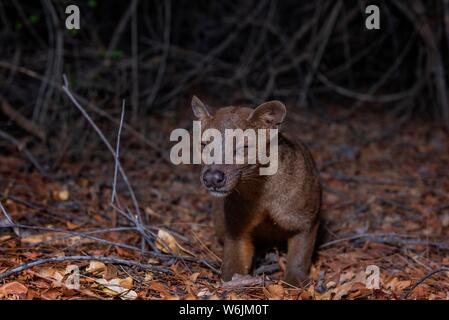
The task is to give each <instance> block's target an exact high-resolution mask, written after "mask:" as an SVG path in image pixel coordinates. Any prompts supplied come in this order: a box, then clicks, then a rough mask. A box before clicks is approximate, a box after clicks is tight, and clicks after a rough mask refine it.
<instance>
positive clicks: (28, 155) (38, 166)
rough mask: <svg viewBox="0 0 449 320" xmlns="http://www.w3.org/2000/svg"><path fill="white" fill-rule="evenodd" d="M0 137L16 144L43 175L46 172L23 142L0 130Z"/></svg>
mask: <svg viewBox="0 0 449 320" xmlns="http://www.w3.org/2000/svg"><path fill="white" fill-rule="evenodd" d="M0 138H2V139H5V140H6V141H8V142H9V143H11V144H13V145H15V146H16V148H17V150H19V151H20V152H21V153H23V155H24V156H25V157H26V158H27V159H28V160H29V161H30V162H31V164H32V165H33V166H34V167H35V168H36V169H37V170H38V171H39V172H40V174H42V175H43V176H46V175H47V173H46V172H45V170H44V168H42V166H41V165H40V164H39V162H37V160H36V158H35V157H34V156H33V155H32V154H31V152H30V151H28V149H27V148H26V147H25V145H24V144H23V143H21V142H20V141H19V140H17V139H16V138H14V137H13V136H11V135H9V134H8V133H6V132H4V131H2V130H0Z"/></svg>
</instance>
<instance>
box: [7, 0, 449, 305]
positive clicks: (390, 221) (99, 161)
mask: <svg viewBox="0 0 449 320" xmlns="http://www.w3.org/2000/svg"><path fill="white" fill-rule="evenodd" d="M60 3H61V4H60ZM60 3H57V2H55V1H49V0H44V1H42V2H41V3H37V2H36V4H34V5H31V4H26V5H25V4H24V3H22V2H20V1H16V2H11V3H9V4H5V3H2V5H1V6H0V12H1V13H2V14H1V15H0V17H1V22H2V23H3V24H4V28H2V29H1V30H3V31H2V32H1V35H0V40H1V41H2V42H4V43H14V44H15V45H14V46H11V45H9V46H6V45H1V46H0V52H1V53H0V56H1V58H0V81H1V82H0V83H1V86H2V90H1V91H0V98H1V99H0V100H1V101H0V106H1V109H0V200H1V202H0V203H1V206H0V211H1V212H0V299H293V300H296V299H304V300H306V299H449V296H448V292H449V281H448V277H449V256H448V251H449V240H448V236H449V171H448V169H447V168H448V166H449V152H448V150H449V139H448V131H447V125H448V123H449V107H448V101H449V100H448V99H447V89H448V85H447V80H448V79H447V74H445V73H444V71H445V70H448V69H447V64H448V59H447V52H448V50H447V49H448V48H449V46H448V44H449V26H448V21H449V19H447V15H449V3H448V1H444V0H442V1H435V3H432V4H429V3H428V2H425V1H410V2H408V1H395V2H394V4H391V3H388V4H386V2H385V1H379V6H380V8H381V10H382V12H383V14H385V16H384V19H385V20H383V21H385V23H384V24H383V25H382V28H383V29H382V33H377V34H376V33H367V32H366V30H363V28H359V27H358V26H359V25H363V17H364V15H363V10H361V9H360V8H363V7H364V6H365V5H366V2H364V1H357V3H356V2H355V1H326V0H322V1H314V2H313V4H310V3H309V2H304V3H303V4H300V5H299V4H298V3H297V1H285V2H284V1H283V5H282V6H281V2H280V1H254V2H250V1H249V2H248V3H247V4H245V5H243V4H241V3H240V4H239V2H237V1H236V2H234V1H229V2H228V1H227V2H226V4H220V3H219V2H213V4H210V3H209V2H204V3H203V2H201V1H200V2H199V3H198V4H197V6H188V5H187V2H184V1H180V2H179V3H178V2H177V3H176V4H175V2H174V1H168V0H166V1H157V2H152V1H145V2H144V1H137V0H133V1H130V2H126V3H125V2H118V4H117V8H115V10H109V11H108V10H106V9H107V7H108V5H109V3H108V4H105V2H102V1H84V2H82V1H79V4H80V6H81V8H82V9H83V10H82V11H83V12H86V15H85V16H84V19H83V21H84V23H85V24H86V25H89V26H91V28H82V29H81V30H80V31H79V32H78V33H73V32H69V31H67V30H65V29H63V28H62V23H61V21H63V18H64V17H65V14H64V10H63V9H64V6H63V5H62V4H65V1H61V2H60ZM354 3H356V4H355V5H354ZM289 15H294V16H295V17H298V19H297V20H298V21H301V23H299V22H297V23H296V24H295V23H293V22H291V19H286V18H285V17H286V16H289ZM445 15H446V16H445ZM34 16H36V17H37V18H33V19H31V17H34ZM444 18H446V20H445V19H444ZM289 21H290V22H291V23H290V22H289ZM434 21H438V22H439V23H434ZM137 22H138V23H137ZM182 22H185V24H182ZM357 30H358V31H357ZM112 31H113V32H112ZM62 48H64V50H62ZM280 48H281V49H282V50H281V49H280ZM385 48H388V49H389V50H385ZM242 53H243V54H242ZM367 66H370V67H367ZM64 74H65V75H66V76H65V77H63V75H64ZM298 79H300V80H298ZM192 94H199V95H201V96H202V97H204V100H205V101H211V105H212V106H214V105H220V104H221V105H223V104H229V103H234V102H239V103H240V102H242V103H247V104H250V105H256V104H257V103H259V102H260V101H264V100H266V99H271V98H277V99H280V100H283V101H284V102H285V103H286V105H287V106H288V115H287V121H286V123H285V126H284V128H283V130H284V131H285V132H287V133H288V134H289V135H290V136H291V137H293V138H294V139H301V140H303V141H304V142H305V143H306V144H307V145H308V146H309V147H310V149H311V151H312V153H313V156H314V157H315V160H316V163H317V166H318V168H319V170H320V172H321V177H322V183H323V187H324V204H323V213H324V216H325V219H324V222H323V228H322V232H321V235H320V240H319V243H318V244H317V250H316V257H315V259H314V263H313V267H312V269H311V280H310V283H309V284H308V285H307V286H305V287H303V288H294V287H291V286H289V285H288V284H286V283H284V282H282V276H283V271H284V268H285V252H284V251H283V250H282V249H273V250H271V251H269V252H267V253H261V254H260V256H259V257H258V259H257V260H256V262H255V265H254V271H253V273H252V274H251V275H249V276H246V277H236V278H235V279H233V280H232V281H231V282H227V283H223V282H222V281H221V280H220V276H219V269H220V264H221V261H220V258H219V257H220V256H221V250H222V247H221V245H220V244H219V243H218V242H217V239H216V238H215V236H214V231H213V226H212V221H211V216H210V210H211V205H210V201H209V196H208V195H207V194H206V192H205V191H204V190H203V189H202V187H201V185H200V181H199V168H198V167H197V166H187V165H185V166H174V165H172V164H171V163H170V161H169V157H168V153H169V150H170V144H169V143H168V140H169V135H170V132H171V130H173V129H174V128H189V127H190V126H191V124H192V122H191V121H192V115H191V111H190V107H189V105H188V100H189V98H190V97H191V95H192ZM342 97H343V98H342ZM123 99H125V100H126V101H125V102H123V101H124V100H123ZM372 265H374V266H378V267H379V270H380V287H379V288H378V289H368V288H367V287H366V285H365V278H366V272H365V271H366V268H367V267H368V266H372ZM76 269H78V270H79V277H80V278H79V279H80V287H79V288H75V289H73V288H70V287H68V286H67V284H68V283H69V282H68V280H70V279H73V275H74V274H73V273H71V271H70V270H76Z"/></svg>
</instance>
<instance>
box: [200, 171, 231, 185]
mask: <svg viewBox="0 0 449 320" xmlns="http://www.w3.org/2000/svg"><path fill="white" fill-rule="evenodd" d="M203 183H204V185H205V186H206V187H207V188H210V189H220V188H222V187H224V185H225V184H226V175H225V174H224V172H223V171H221V170H216V169H215V170H206V171H205V172H204V174H203Z"/></svg>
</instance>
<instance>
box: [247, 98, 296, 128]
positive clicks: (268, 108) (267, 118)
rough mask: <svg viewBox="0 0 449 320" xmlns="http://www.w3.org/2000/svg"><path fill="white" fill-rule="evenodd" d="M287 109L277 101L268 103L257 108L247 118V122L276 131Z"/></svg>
mask: <svg viewBox="0 0 449 320" xmlns="http://www.w3.org/2000/svg"><path fill="white" fill-rule="evenodd" d="M286 113H287V108H286V107H285V105H284V104H283V103H282V102H280V101H277V100H274V101H268V102H265V103H262V104H261V105H260V106H258V107H257V108H256V109H254V111H253V112H252V113H251V114H250V116H249V117H248V119H247V120H248V121H250V122H252V123H254V124H257V125H258V126H260V127H262V128H267V129H276V128H277V127H278V126H279V125H280V124H281V123H282V121H284V118H285V115H286Z"/></svg>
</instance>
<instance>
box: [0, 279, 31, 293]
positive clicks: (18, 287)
mask: <svg viewBox="0 0 449 320" xmlns="http://www.w3.org/2000/svg"><path fill="white" fill-rule="evenodd" d="M27 292H28V288H27V287H26V286H24V285H23V284H21V283H20V282H17V281H15V282H10V283H7V284H5V285H3V286H1V287H0V294H3V295H9V294H13V295H18V296H21V297H24V296H25V295H26V294H27Z"/></svg>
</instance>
